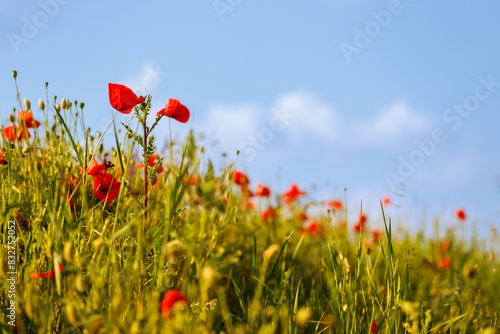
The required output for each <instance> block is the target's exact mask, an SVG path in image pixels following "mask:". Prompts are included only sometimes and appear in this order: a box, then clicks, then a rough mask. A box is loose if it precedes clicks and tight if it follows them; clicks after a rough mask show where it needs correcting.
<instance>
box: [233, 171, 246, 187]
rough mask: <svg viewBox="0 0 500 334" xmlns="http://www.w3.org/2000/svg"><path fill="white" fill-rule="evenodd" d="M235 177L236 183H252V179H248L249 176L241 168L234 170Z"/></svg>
mask: <svg viewBox="0 0 500 334" xmlns="http://www.w3.org/2000/svg"><path fill="white" fill-rule="evenodd" d="M233 179H234V183H236V184H237V185H239V186H241V187H247V186H248V185H249V184H250V180H249V179H248V177H247V176H246V175H245V173H243V172H242V171H240V170H235V171H234V172H233Z"/></svg>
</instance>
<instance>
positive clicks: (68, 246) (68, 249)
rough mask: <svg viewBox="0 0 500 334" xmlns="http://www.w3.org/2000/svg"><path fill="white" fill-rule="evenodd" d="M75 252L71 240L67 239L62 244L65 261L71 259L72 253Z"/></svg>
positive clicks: (70, 260)
mask: <svg viewBox="0 0 500 334" xmlns="http://www.w3.org/2000/svg"><path fill="white" fill-rule="evenodd" d="M74 254H75V247H74V246H73V242H71V241H68V242H66V243H65V244H64V253H63V256H64V260H65V261H67V262H72V261H73V255H74Z"/></svg>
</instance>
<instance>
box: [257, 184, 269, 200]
mask: <svg viewBox="0 0 500 334" xmlns="http://www.w3.org/2000/svg"><path fill="white" fill-rule="evenodd" d="M255 195H256V196H259V197H269V196H270V195H271V190H269V188H268V187H266V186H263V185H262V184H260V183H258V184H257V189H256V190H255Z"/></svg>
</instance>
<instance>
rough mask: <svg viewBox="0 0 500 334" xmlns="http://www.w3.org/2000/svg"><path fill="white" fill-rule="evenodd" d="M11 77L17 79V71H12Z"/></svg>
mask: <svg viewBox="0 0 500 334" xmlns="http://www.w3.org/2000/svg"><path fill="white" fill-rule="evenodd" d="M12 77H13V78H14V79H15V78H17V71H12Z"/></svg>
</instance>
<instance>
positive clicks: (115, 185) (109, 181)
mask: <svg viewBox="0 0 500 334" xmlns="http://www.w3.org/2000/svg"><path fill="white" fill-rule="evenodd" d="M120 187H121V182H118V181H117V180H116V179H115V177H114V176H113V175H111V174H109V173H102V174H99V175H97V176H95V177H94V194H93V195H94V197H95V198H97V199H100V200H103V201H105V202H106V203H110V202H112V201H113V200H114V199H115V198H116V196H118V193H119V192H120Z"/></svg>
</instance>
